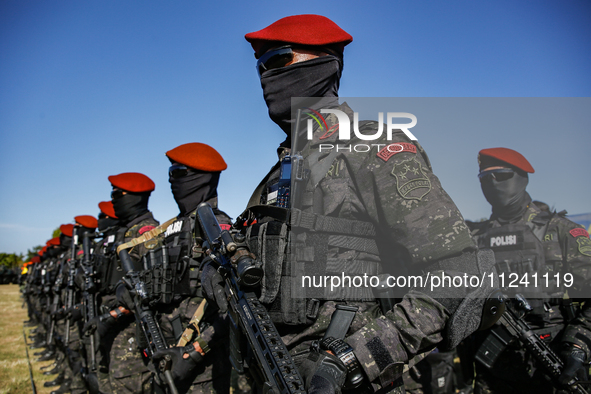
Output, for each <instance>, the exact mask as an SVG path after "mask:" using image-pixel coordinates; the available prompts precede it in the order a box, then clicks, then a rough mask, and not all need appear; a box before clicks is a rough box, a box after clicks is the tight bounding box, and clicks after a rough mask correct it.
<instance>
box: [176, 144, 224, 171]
mask: <svg viewBox="0 0 591 394" xmlns="http://www.w3.org/2000/svg"><path fill="white" fill-rule="evenodd" d="M166 156H168V158H169V159H170V161H171V162H176V163H180V164H184V165H186V166H187V167H191V168H194V169H196V170H201V171H207V172H220V171H224V170H225V169H226V168H228V165H227V164H226V162H225V161H224V158H223V157H222V155H220V154H219V153H218V151H216V150H215V149H213V148H212V147H211V146H209V145H206V144H202V143H200V142H190V143H188V144H183V145H181V146H177V147H176V148H174V149H171V150H169V151H168V152H166Z"/></svg>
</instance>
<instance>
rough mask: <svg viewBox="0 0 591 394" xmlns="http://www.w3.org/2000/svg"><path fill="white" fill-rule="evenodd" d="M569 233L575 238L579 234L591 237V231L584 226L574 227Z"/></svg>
mask: <svg viewBox="0 0 591 394" xmlns="http://www.w3.org/2000/svg"><path fill="white" fill-rule="evenodd" d="M569 234H570V235H572V236H573V237H575V238H576V237H578V236H581V235H583V236H585V237H587V238H589V233H588V232H587V230H585V229H584V228H573V229H572V230H570V231H569Z"/></svg>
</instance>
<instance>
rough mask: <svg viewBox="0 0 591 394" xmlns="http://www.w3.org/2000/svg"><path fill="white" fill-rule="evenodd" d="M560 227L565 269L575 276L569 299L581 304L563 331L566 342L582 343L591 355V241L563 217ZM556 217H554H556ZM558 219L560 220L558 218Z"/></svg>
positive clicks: (576, 226)
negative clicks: (575, 315)
mask: <svg viewBox="0 0 591 394" xmlns="http://www.w3.org/2000/svg"><path fill="white" fill-rule="evenodd" d="M560 219H561V220H560V222H561V224H560V225H559V227H558V236H559V240H560V244H561V245H564V246H563V247H564V250H563V251H562V255H563V260H564V262H565V265H564V269H563V272H564V273H565V274H566V273H571V274H572V275H573V277H574V285H573V287H571V288H569V289H568V293H569V296H570V298H572V299H574V300H575V301H580V302H581V303H582V308H581V309H580V312H579V314H578V315H577V318H576V319H574V320H573V321H571V322H570V323H569V324H568V326H567V327H566V329H565V331H564V334H563V341H564V342H569V343H574V344H576V345H578V346H580V347H581V348H582V349H583V350H584V351H585V353H586V354H587V357H589V356H591V302H589V296H590V295H591V240H590V239H589V233H588V232H587V231H586V230H585V229H584V228H583V227H582V226H579V225H577V224H575V223H573V222H570V221H568V220H566V219H562V218H560ZM553 220H555V219H553ZM556 220H558V219H556Z"/></svg>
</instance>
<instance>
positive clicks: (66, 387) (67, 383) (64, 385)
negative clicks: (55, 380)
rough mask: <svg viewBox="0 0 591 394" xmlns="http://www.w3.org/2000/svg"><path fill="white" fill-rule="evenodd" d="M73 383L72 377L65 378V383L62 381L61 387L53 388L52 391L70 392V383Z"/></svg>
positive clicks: (59, 392) (54, 393)
mask: <svg viewBox="0 0 591 394" xmlns="http://www.w3.org/2000/svg"><path fill="white" fill-rule="evenodd" d="M71 384H72V381H71V380H70V379H68V380H65V381H64V383H62V385H61V386H60V388H59V389H57V390H53V391H52V392H51V394H64V393H69V392H70V385H71Z"/></svg>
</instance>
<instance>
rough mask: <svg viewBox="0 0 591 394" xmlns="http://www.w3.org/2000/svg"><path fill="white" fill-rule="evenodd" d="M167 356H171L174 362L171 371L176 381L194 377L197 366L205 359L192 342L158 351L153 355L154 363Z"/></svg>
mask: <svg viewBox="0 0 591 394" xmlns="http://www.w3.org/2000/svg"><path fill="white" fill-rule="evenodd" d="M166 356H169V357H170V361H171V362H172V366H171V367H170V372H171V374H172V379H173V380H175V381H176V380H185V379H188V378H194V374H195V373H196V371H195V368H196V367H197V365H198V364H199V363H201V360H203V356H202V355H201V353H199V352H198V351H197V350H195V347H194V346H193V344H192V343H190V344H188V345H187V346H184V347H171V348H169V349H164V350H159V351H157V352H156V353H154V356H153V360H154V363H155V364H156V365H158V363H159V362H160V360H162V359H164V358H165V357H166Z"/></svg>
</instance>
